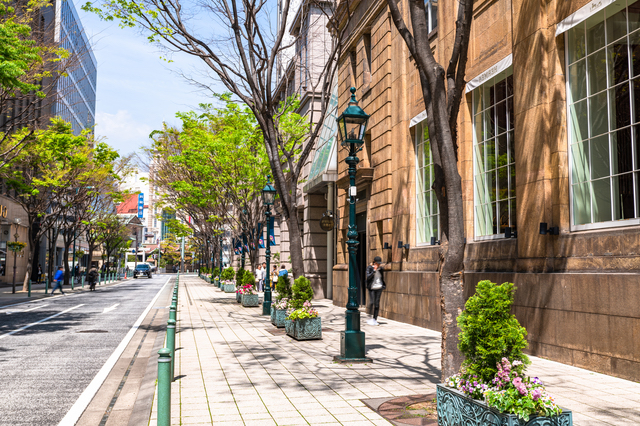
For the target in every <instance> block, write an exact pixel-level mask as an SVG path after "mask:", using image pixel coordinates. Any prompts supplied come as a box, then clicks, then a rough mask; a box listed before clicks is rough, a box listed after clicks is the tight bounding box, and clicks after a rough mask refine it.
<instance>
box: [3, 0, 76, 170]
mask: <svg viewBox="0 0 640 426" xmlns="http://www.w3.org/2000/svg"><path fill="white" fill-rule="evenodd" d="M50 6H51V2H50V1H49V0H28V1H19V2H16V1H13V0H0V64H1V66H0V145H1V146H2V150H1V151H0V166H2V165H3V164H5V163H6V162H8V161H10V160H11V159H12V158H13V157H14V156H16V155H18V154H19V151H20V149H22V148H23V147H24V145H25V144H26V143H27V142H28V141H29V140H30V137H31V136H32V134H33V132H34V131H35V130H36V129H38V128H46V127H47V126H48V124H49V122H48V117H45V116H43V115H42V111H43V109H45V107H47V106H50V105H52V104H53V102H55V100H56V95H57V94H63V93H64V92H65V91H67V90H71V89H70V88H60V87H59V85H58V81H59V80H60V79H61V78H64V77H65V76H67V75H68V72H70V71H71V70H73V69H75V67H77V66H79V58H80V57H81V56H82V55H84V54H87V52H74V54H73V55H71V54H69V52H68V51H66V50H64V49H62V48H61V47H60V45H61V43H60V42H53V41H52V40H51V38H50V37H48V36H47V35H48V34H50V33H51V31H52V29H51V28H45V27H44V19H43V17H42V16H43V11H44V10H45V9H46V8H48V7H50ZM23 128H28V129H29V131H28V132H20V133H19V134H20V137H19V138H18V137H11V136H12V135H14V134H15V133H16V132H18V131H19V130H20V129H23ZM8 142H11V143H8Z"/></svg>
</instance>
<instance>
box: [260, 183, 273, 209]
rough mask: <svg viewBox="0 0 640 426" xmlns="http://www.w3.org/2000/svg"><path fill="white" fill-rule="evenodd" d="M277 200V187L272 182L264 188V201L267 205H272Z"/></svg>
mask: <svg viewBox="0 0 640 426" xmlns="http://www.w3.org/2000/svg"><path fill="white" fill-rule="evenodd" d="M275 200H276V189H275V188H274V187H273V185H271V184H270V183H267V184H266V185H265V186H264V188H262V201H263V202H264V204H265V205H267V206H272V205H273V203H274V202H275Z"/></svg>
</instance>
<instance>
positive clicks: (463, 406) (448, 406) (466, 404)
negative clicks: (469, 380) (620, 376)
mask: <svg viewBox="0 0 640 426" xmlns="http://www.w3.org/2000/svg"><path fill="white" fill-rule="evenodd" d="M437 398H438V426H572V425H573V418H572V415H571V411H569V410H565V409H564V408H563V409H562V414H560V415H559V416H558V417H531V418H529V421H528V422H525V421H524V420H521V419H519V418H518V416H516V415H515V414H505V413H499V412H498V411H496V410H495V409H493V408H489V407H487V404H485V403H484V402H482V401H477V400H475V399H471V398H469V397H468V396H466V395H464V394H463V393H462V392H459V391H458V390H456V389H452V388H448V387H446V386H445V385H443V384H438V389H437Z"/></svg>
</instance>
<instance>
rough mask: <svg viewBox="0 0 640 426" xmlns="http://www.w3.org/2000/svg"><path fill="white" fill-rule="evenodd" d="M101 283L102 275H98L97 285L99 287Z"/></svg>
mask: <svg viewBox="0 0 640 426" xmlns="http://www.w3.org/2000/svg"><path fill="white" fill-rule="evenodd" d="M101 281H102V274H100V273H98V285H100V282H101Z"/></svg>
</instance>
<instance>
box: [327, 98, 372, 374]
mask: <svg viewBox="0 0 640 426" xmlns="http://www.w3.org/2000/svg"><path fill="white" fill-rule="evenodd" d="M337 121H338V137H339V138H340V144H341V145H342V146H343V147H345V148H348V149H349V156H348V157H347V159H346V162H347V164H348V165H349V192H348V194H347V195H348V197H349V231H348V232H347V237H349V239H348V240H347V246H348V247H349V248H348V250H349V290H348V294H349V299H348V301H347V311H346V312H345V330H344V331H342V332H340V356H339V357H335V358H336V360H337V361H340V362H345V361H346V362H369V361H371V360H370V359H369V358H366V357H365V356H364V354H365V346H364V332H363V331H360V311H359V310H358V302H357V297H356V295H357V291H358V288H357V287H356V273H357V271H358V265H357V262H356V253H357V251H358V240H357V239H356V238H358V231H357V229H356V193H357V189H356V165H357V164H358V162H359V161H360V160H359V159H358V156H357V153H358V151H360V149H362V145H363V144H364V133H365V132H366V130H367V122H368V121H369V115H368V114H367V113H365V112H364V111H363V109H362V108H360V107H359V106H358V101H356V88H355V87H352V88H351V101H349V106H348V107H347V109H346V110H344V112H343V113H342V115H340V117H338V118H337Z"/></svg>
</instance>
